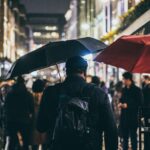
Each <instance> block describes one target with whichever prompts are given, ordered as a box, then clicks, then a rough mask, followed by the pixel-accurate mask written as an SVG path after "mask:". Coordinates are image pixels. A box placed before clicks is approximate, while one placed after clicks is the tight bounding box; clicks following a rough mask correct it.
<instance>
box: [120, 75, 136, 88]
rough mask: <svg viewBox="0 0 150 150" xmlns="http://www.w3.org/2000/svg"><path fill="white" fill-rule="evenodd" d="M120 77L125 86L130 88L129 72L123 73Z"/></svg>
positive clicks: (130, 76) (131, 81)
mask: <svg viewBox="0 0 150 150" xmlns="http://www.w3.org/2000/svg"><path fill="white" fill-rule="evenodd" d="M122 76H123V83H124V85H125V86H130V85H131V84H132V83H133V76H132V74H131V73H130V72H125V73H124V74H123V75H122Z"/></svg>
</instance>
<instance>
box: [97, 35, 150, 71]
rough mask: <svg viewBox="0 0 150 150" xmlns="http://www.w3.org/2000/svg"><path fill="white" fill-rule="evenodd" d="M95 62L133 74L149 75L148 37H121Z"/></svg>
mask: <svg viewBox="0 0 150 150" xmlns="http://www.w3.org/2000/svg"><path fill="white" fill-rule="evenodd" d="M95 60H96V61H98V62H104V63H106V64H109V65H113V66H116V67H120V68H123V69H125V70H127V71H129V72H133V73H150V65H149V63H150V35H130V36H123V37H121V38H119V39H118V40H116V41H115V42H114V43H112V44H111V45H110V46H108V47H107V48H106V49H105V50H104V51H103V52H102V53H100V54H99V55H98V56H97V57H96V58H95Z"/></svg>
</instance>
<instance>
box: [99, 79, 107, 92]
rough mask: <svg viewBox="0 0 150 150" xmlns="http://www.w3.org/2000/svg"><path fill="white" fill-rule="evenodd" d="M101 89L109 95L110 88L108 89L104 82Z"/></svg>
mask: <svg viewBox="0 0 150 150" xmlns="http://www.w3.org/2000/svg"><path fill="white" fill-rule="evenodd" d="M100 86H101V89H102V90H103V91H104V92H105V93H106V94H108V88H107V87H106V84H105V82H104V81H102V82H101V85H100Z"/></svg>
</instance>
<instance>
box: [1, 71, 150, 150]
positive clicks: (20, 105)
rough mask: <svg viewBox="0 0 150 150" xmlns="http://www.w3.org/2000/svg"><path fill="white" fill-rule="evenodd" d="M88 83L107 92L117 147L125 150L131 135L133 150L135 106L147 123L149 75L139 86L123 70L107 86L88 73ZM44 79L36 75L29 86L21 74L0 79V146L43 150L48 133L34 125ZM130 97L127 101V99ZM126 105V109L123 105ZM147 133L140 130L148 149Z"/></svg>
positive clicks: (149, 96) (135, 137) (149, 113)
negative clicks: (14, 77)
mask: <svg viewBox="0 0 150 150" xmlns="http://www.w3.org/2000/svg"><path fill="white" fill-rule="evenodd" d="M90 82H91V83H93V84H95V85H96V86H98V87H100V88H101V89H102V90H103V91H104V92H105V93H107V94H108V96H109V99H110V103H111V106H112V109H113V112H114V117H115V120H116V124H117V127H118V137H119V138H118V140H119V141H120V142H119V143H120V145H119V148H120V149H122V148H123V149H124V150H126V149H127V148H126V147H128V139H129V137H131V145H132V149H133V150H137V128H138V127H139V125H138V124H139V122H137V117H139V116H138V108H140V107H141V108H142V109H143V111H142V116H141V117H142V118H144V122H143V124H144V125H145V126H147V127H150V119H149V117H150V76H148V75H145V76H143V80H142V85H141V87H140V88H139V87H137V86H136V85H135V83H134V80H133V77H132V74H130V73H125V74H123V80H122V81H118V82H117V83H115V82H114V81H111V82H110V83H109V86H107V84H106V83H105V82H104V81H101V80H100V78H99V77H97V76H93V77H91V81H90ZM48 85H49V82H48V81H47V80H41V79H36V80H35V81H34V82H33V85H32V88H31V89H29V88H27V87H26V81H25V80H24V79H23V78H22V77H18V78H17V79H16V80H10V81H5V82H4V81H1V82H0V149H4V148H5V150H13V149H14V147H15V149H16V150H18V149H19V148H21V147H22V148H23V149H24V150H26V149H27V147H29V145H30V147H31V148H32V150H38V149H39V147H40V148H41V149H43V150H47V149H48V147H49V144H50V141H49V138H48V136H49V135H48V133H40V132H38V131H37V129H36V121H37V114H38V110H39V106H40V102H41V99H42V94H43V91H44V89H45V88H46V87H47V86H48ZM129 99H130V101H129ZM127 108H128V109H127ZM149 141H150V134H149V133H145V134H144V150H150V144H149Z"/></svg>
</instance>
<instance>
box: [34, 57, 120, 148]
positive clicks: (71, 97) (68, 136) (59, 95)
mask: <svg viewBox="0 0 150 150" xmlns="http://www.w3.org/2000/svg"><path fill="white" fill-rule="evenodd" d="M87 66H88V64H87V62H86V61H85V60H84V59H83V58H82V57H80V56H75V57H72V58H70V59H68V60H67V62H66V74H67V77H66V79H65V81H64V82H63V83H60V84H57V85H55V86H49V87H48V88H46V89H45V91H44V94H43V97H42V101H41V105H40V109H39V114H38V121H37V129H38V130H39V131H40V132H46V131H49V133H50V135H51V139H52V144H51V149H53V150H56V149H57V150H64V149H65V150H70V149H71V150H77V149H78V150H100V144H101V143H100V140H99V139H100V137H101V133H102V132H103V131H104V132H105V139H106V141H105V145H106V150H117V146H118V143H117V142H118V140H117V128H116V124H115V121H114V117H113V112H112V109H111V106H110V102H109V100H108V96H107V94H106V93H104V92H103V91H102V90H101V89H100V88H98V87H97V86H94V85H93V84H92V85H91V84H88V83H86V81H85V79H86V70H87Z"/></svg>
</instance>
